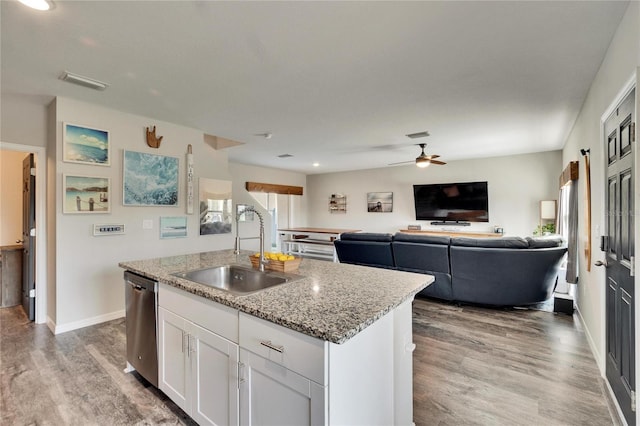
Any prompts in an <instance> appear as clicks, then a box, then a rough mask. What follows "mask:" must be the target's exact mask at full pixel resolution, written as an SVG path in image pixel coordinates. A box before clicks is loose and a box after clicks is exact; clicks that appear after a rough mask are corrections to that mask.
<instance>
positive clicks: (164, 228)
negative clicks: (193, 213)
mask: <svg viewBox="0 0 640 426" xmlns="http://www.w3.org/2000/svg"><path fill="white" fill-rule="evenodd" d="M186 236H187V217H186V216H166V217H161V218H160V238H161V239H165V238H185V237H186Z"/></svg>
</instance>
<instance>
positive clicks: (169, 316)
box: [158, 307, 189, 411]
mask: <svg viewBox="0 0 640 426" xmlns="http://www.w3.org/2000/svg"><path fill="white" fill-rule="evenodd" d="M186 329H187V321H186V320H185V319H184V318H182V317H180V316H178V315H176V314H174V313H173V312H171V311H167V310H166V309H163V308H162V307H159V308H158V335H159V336H158V368H159V370H160V371H159V372H158V373H159V374H158V376H159V382H160V383H159V387H160V390H161V391H162V392H164V393H165V394H166V395H167V396H168V397H169V398H171V400H172V401H173V402H175V403H176V405H177V406H178V407H180V408H182V409H183V410H184V411H189V409H188V406H187V400H188V392H189V391H188V379H189V377H188V376H189V375H188V371H187V368H188V365H187V362H188V357H187V339H188V337H189V335H188V332H187V330H186Z"/></svg>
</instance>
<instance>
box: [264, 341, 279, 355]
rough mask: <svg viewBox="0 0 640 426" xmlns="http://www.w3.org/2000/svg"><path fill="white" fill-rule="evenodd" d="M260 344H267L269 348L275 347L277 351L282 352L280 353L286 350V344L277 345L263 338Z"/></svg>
mask: <svg viewBox="0 0 640 426" xmlns="http://www.w3.org/2000/svg"><path fill="white" fill-rule="evenodd" d="M260 344H261V345H262V346H266V347H267V348H269V349H273V350H274V351H276V352H280V353H282V352H284V346H276V345H274V344H273V343H271V340H261V341H260Z"/></svg>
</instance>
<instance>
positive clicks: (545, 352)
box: [0, 299, 618, 425]
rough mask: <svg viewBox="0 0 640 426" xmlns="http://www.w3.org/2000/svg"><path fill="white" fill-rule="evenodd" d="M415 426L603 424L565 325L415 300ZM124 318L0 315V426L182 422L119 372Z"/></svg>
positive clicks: (585, 360) (594, 377) (157, 396)
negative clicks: (63, 326)
mask: <svg viewBox="0 0 640 426" xmlns="http://www.w3.org/2000/svg"><path fill="white" fill-rule="evenodd" d="M414 341H415V343H416V345H417V347H416V351H415V353H414V421H415V422H416V424H417V425H474V424H477V425H612V424H618V422H617V421H614V420H612V417H611V415H610V413H609V409H608V405H607V399H606V398H605V396H604V393H603V382H602V380H601V379H600V377H599V373H598V370H597V367H596V365H595V362H594V360H593V357H592V356H591V352H590V351H589V347H588V345H587V342H586V340H585V337H584V334H583V332H582V330H581V328H580V326H579V325H578V324H576V322H575V321H574V319H573V318H572V317H570V316H567V315H555V314H553V313H550V312H542V311H534V310H493V309H484V308H478V307H469V306H462V307H459V306H456V305H450V304H445V303H439V302H434V301H429V300H425V299H417V300H416V302H415V304H414ZM125 362H126V356H125V333H124V320H123V319H119V320H115V321H110V322H107V323H104V324H99V325H95V326H92V327H86V328H83V329H81V330H76V331H71V332H68V333H64V334H60V335H58V336H53V335H52V334H51V333H50V332H49V329H48V328H47V327H46V326H45V325H36V324H33V323H31V322H29V321H28V320H27V319H26V317H25V315H24V313H23V311H22V309H21V308H20V307H14V308H4V309H0V373H1V374H0V424H2V425H155V424H193V423H192V422H191V421H190V419H188V417H187V416H185V414H184V413H183V412H182V411H181V410H180V409H179V408H178V407H176V406H175V405H174V404H173V403H172V402H171V401H169V400H168V399H167V398H166V397H165V396H164V395H163V394H162V392H160V391H158V390H157V389H155V388H153V387H152V386H149V385H148V384H147V383H146V382H145V381H144V380H143V379H141V378H140V377H139V376H137V374H133V375H132V374H125V373H123V371H122V370H123V368H124V366H125Z"/></svg>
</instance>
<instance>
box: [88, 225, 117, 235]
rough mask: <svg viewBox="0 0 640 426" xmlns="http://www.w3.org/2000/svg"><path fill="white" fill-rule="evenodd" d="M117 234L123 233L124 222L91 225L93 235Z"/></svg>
mask: <svg viewBox="0 0 640 426" xmlns="http://www.w3.org/2000/svg"><path fill="white" fill-rule="evenodd" d="M118 234H124V224H106V225H93V235H94V236H101V235H118Z"/></svg>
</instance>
